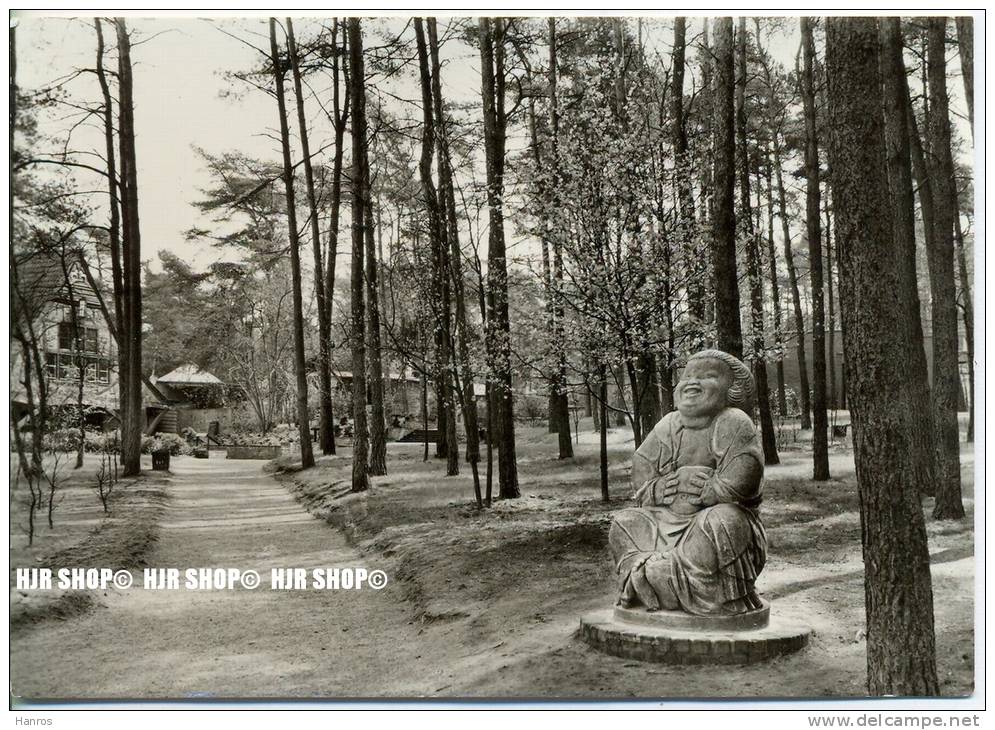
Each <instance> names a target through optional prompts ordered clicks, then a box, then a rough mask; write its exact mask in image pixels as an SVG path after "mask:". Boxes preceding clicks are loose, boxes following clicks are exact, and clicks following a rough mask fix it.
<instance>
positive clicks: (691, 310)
mask: <svg viewBox="0 0 995 730" xmlns="http://www.w3.org/2000/svg"><path fill="white" fill-rule="evenodd" d="M686 35H687V22H686V19H685V18H684V17H682V16H678V17H676V18H674V50H673V54H672V57H673V63H672V64H671V66H672V67H673V77H672V79H671V83H672V87H671V92H670V95H671V104H672V116H673V120H672V124H673V126H672V131H671V141H672V144H673V146H674V167H675V173H676V178H677V196H678V226H677V238H678V240H680V241H683V244H684V250H685V265H686V266H687V268H688V294H687V296H688V316H689V317H690V319H691V326H692V327H693V328H694V329H693V331H692V332H693V333H692V341H691V343H690V348H691V349H692V350H699V349H701V348H702V347H704V345H705V341H704V336H703V333H702V324H703V322H704V320H705V287H704V285H703V284H704V279H705V277H706V276H707V274H706V272H705V271H701V270H699V269H700V262H701V258H702V257H701V251H699V250H698V235H697V226H696V225H695V211H694V195H693V194H692V191H691V175H692V170H691V163H690V159H689V157H688V136H687V130H686V128H685V119H684V65H685V61H686V56H687V54H686V49H687V46H686V40H685V39H686ZM654 425H655V424H654Z"/></svg>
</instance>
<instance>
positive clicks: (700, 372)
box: [675, 357, 733, 418]
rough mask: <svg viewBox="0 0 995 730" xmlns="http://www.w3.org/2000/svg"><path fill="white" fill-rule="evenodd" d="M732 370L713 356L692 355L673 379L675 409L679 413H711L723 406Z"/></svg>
mask: <svg viewBox="0 0 995 730" xmlns="http://www.w3.org/2000/svg"><path fill="white" fill-rule="evenodd" d="M732 383H733V375H732V370H731V369H730V368H729V366H728V365H726V364H725V363H724V362H722V361H721V360H718V359H716V358H714V357H702V358H695V359H694V360H691V362H689V363H688V364H687V367H685V368H684V373H683V374H682V375H681V379H680V382H678V383H677V388H676V389H675V390H676V394H677V410H678V411H680V412H681V415H682V416H688V417H692V418H696V417H697V418H700V417H702V416H714V415H716V414H717V413H718V412H719V411H721V410H722V409H723V408H725V406H726V395H727V394H728V393H729V389H730V388H731V387H732Z"/></svg>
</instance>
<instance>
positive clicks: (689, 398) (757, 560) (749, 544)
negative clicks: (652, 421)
mask: <svg viewBox="0 0 995 730" xmlns="http://www.w3.org/2000/svg"><path fill="white" fill-rule="evenodd" d="M754 389H755V388H754V383H753V376H752V375H751V373H750V371H749V368H747V366H746V365H744V364H743V363H742V362H741V361H740V360H738V359H737V358H735V357H733V356H732V355H729V354H728V353H725V352H722V351H720V350H704V351H702V352H698V353H696V354H695V355H693V356H692V357H691V359H690V360H689V361H688V363H687V366H686V367H685V368H684V372H683V374H682V375H681V379H680V381H679V382H678V384H677V387H676V388H675V390H674V394H675V403H676V405H677V410H676V411H673V412H671V413H668V414H667V415H666V416H664V417H663V418H662V419H661V420H660V422H659V423H657V425H656V426H655V427H654V429H653V431H652V433H650V434H649V436H648V437H647V438H646V439H645V440H644V441H643V443H642V445H641V446H640V447H639V449H638V450H637V451H636V453H635V455H634V457H633V461H632V485H633V487H634V488H635V489H636V493H635V500H636V503H637V504H638V505H639V506H638V507H633V508H629V509H624V510H620V511H619V512H616V513H615V514H614V516H613V521H612V525H611V529H610V531H609V534H608V541H609V545H610V547H611V551H612V555H613V556H614V558H615V564H616V569H617V574H618V601H617V603H618V605H619V606H621V607H623V608H639V607H642V608H643V609H645V610H648V611H658V610H661V609H665V610H672V611H684V612H686V613H690V614H695V615H699V616H721V615H735V614H742V613H747V612H750V611H754V610H757V609H760V608H761V607H762V605H763V604H762V603H761V601H760V598H759V597H758V596H757V592H756V588H755V585H754V584H755V581H756V579H757V576H758V575H759V574H760V571H761V570H763V567H764V563H765V561H766V558H767V538H766V534H765V533H764V528H763V525H762V524H761V522H760V518H759V515H758V514H757V508H758V507H759V505H760V501H761V492H762V490H763V474H764V467H763V464H764V457H763V448H762V446H761V444H760V439H759V436H758V434H757V431H756V429H755V428H754V426H753V421H752V420H751V419H750V416H749V415H747V409H749V408H750V404H751V403H752V400H753V394H754Z"/></svg>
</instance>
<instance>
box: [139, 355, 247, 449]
mask: <svg viewBox="0 0 995 730" xmlns="http://www.w3.org/2000/svg"><path fill="white" fill-rule="evenodd" d="M150 380H152V382H153V383H154V384H155V386H156V388H157V389H158V390H159V391H160V392H161V393H162V396H163V399H164V401H165V403H155V402H150V403H148V404H146V410H147V411H149V415H150V416H151V418H152V419H153V420H155V430H156V431H159V432H162V431H167V432H170V433H181V432H182V431H183V430H185V429H187V428H192V429H193V430H194V431H197V432H198V433H205V432H207V430H208V428H209V427H210V425H211V423H213V422H217V423H218V426H219V428H220V430H221V431H229V430H231V428H232V426H233V419H235V418H239V419H244V418H246V417H247V416H246V415H245V414H243V413H241V410H243V409H244V404H243V403H241V401H240V400H239V401H237V402H235V403H232V401H231V393H232V389H231V388H230V387H229V386H228V385H227V384H226V383H224V381H222V380H221V379H220V378H218V377H217V376H216V375H214V374H213V373H210V372H208V371H207V370H202V369H201V368H200V367H198V366H197V365H194V364H193V363H186V364H183V365H180V366H179V367H177V368H175V369H173V370H171V371H170V372H168V373H166V374H165V375H161V376H159V377H156V376H155V375H153V376H152V377H151V378H150ZM151 411H155V413H152V412H151ZM150 423H151V421H150Z"/></svg>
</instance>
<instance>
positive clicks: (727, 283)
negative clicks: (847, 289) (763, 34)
mask: <svg viewBox="0 0 995 730" xmlns="http://www.w3.org/2000/svg"><path fill="white" fill-rule="evenodd" d="M733 56H734V53H733V33H732V18H716V19H715V96H714V98H713V105H714V109H715V116H714V120H713V127H714V133H715V137H714V139H715V142H714V145H715V151H714V156H715V160H714V167H713V173H712V180H713V183H714V185H715V192H714V194H713V196H712V277H713V279H714V289H715V329H716V333H717V337H718V343H717V344H718V347H719V349H720V350H725V351H726V352H728V353H730V354H732V355H735V356H736V357H739V358H742V357H743V332H742V327H741V325H740V320H739V275H738V273H737V271H736V213H735V169H736V168H735V159H736V158H735V155H736V137H735V123H734V122H735V107H734V105H733V87H734V85H735V72H734V67H735V64H734V58H733Z"/></svg>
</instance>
